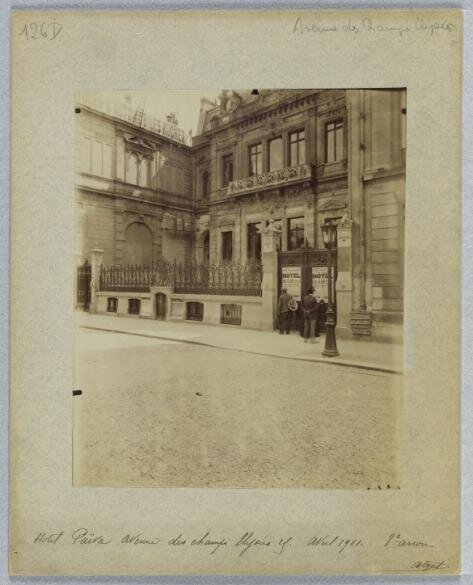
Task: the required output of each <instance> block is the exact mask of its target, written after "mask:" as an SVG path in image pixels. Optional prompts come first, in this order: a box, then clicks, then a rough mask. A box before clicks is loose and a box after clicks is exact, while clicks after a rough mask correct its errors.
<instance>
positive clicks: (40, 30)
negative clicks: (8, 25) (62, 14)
mask: <svg viewBox="0 0 473 585" xmlns="http://www.w3.org/2000/svg"><path fill="white" fill-rule="evenodd" d="M61 31H62V26H61V25H60V24H59V22H56V21H53V22H42V23H40V24H38V23H37V22H31V23H30V24H25V26H24V27H23V28H22V29H21V31H20V32H19V33H18V36H21V35H23V36H24V37H25V39H26V40H27V41H30V40H36V39H43V40H46V41H54V39H55V38H56V37H57V36H58V35H59V33H60V32H61Z"/></svg>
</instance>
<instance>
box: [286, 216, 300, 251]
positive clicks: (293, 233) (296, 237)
mask: <svg viewBox="0 0 473 585" xmlns="http://www.w3.org/2000/svg"><path fill="white" fill-rule="evenodd" d="M303 245H304V218H303V217H293V218H291V219H289V220H288V222H287V249H288V250H297V249H298V248H302V246H303Z"/></svg>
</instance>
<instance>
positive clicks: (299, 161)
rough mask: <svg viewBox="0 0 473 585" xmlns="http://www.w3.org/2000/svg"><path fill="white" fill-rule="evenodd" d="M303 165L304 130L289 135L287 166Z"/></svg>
mask: <svg viewBox="0 0 473 585" xmlns="http://www.w3.org/2000/svg"><path fill="white" fill-rule="evenodd" d="M303 164H305V130H299V131H297V132H292V133H291V134H290V135H289V166H290V167H296V166H298V165H303Z"/></svg>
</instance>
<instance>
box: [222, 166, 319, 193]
mask: <svg viewBox="0 0 473 585" xmlns="http://www.w3.org/2000/svg"><path fill="white" fill-rule="evenodd" d="M311 177H312V169H311V166H310V165H309V164H305V165H299V166H296V167H286V168H285V169H280V170H277V171H270V172H268V173H263V174H262V175H255V176H253V177H246V178H245V179H237V180H236V181H231V182H230V183H229V185H228V190H227V194H228V195H234V194H238V193H245V192H249V191H257V190H259V189H261V188H266V187H275V186H278V185H286V184H291V183H295V182H298V181H301V180H308V179H310V178H311Z"/></svg>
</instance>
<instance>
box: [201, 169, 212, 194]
mask: <svg viewBox="0 0 473 585" xmlns="http://www.w3.org/2000/svg"><path fill="white" fill-rule="evenodd" d="M209 195H210V175H209V172H208V171H204V172H203V173H202V199H208V198H209Z"/></svg>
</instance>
